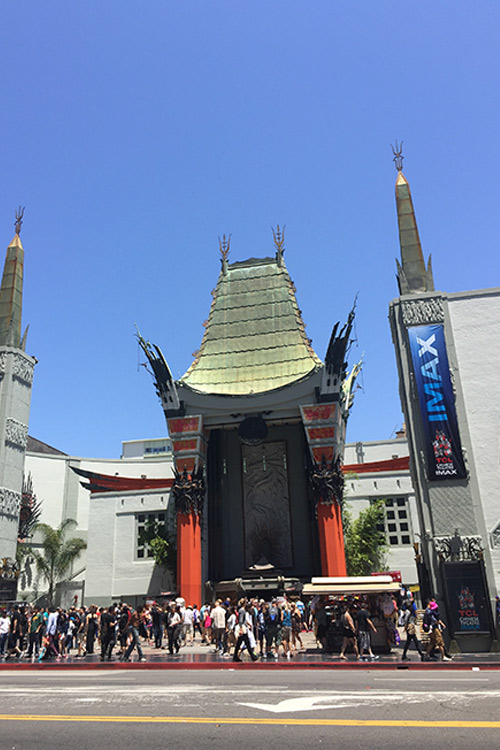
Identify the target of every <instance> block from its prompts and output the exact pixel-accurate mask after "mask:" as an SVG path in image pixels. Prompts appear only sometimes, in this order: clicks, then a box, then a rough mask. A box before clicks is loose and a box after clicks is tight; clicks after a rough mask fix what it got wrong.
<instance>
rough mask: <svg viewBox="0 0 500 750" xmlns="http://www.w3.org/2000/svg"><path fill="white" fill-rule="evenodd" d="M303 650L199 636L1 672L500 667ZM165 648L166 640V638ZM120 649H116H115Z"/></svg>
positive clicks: (474, 657) (469, 660)
mask: <svg viewBox="0 0 500 750" xmlns="http://www.w3.org/2000/svg"><path fill="white" fill-rule="evenodd" d="M302 640H303V643H304V649H303V650H300V651H299V652H298V653H296V654H295V655H294V656H293V657H292V658H290V659H287V658H286V657H285V656H284V655H283V652H282V651H280V655H279V658H278V659H274V658H273V659H259V660H258V661H256V662H252V661H251V660H250V659H249V657H248V655H247V654H245V652H244V651H243V652H242V653H241V654H240V656H241V658H242V662H241V663H237V662H234V661H233V659H232V656H230V657H227V656H226V657H224V656H221V655H219V654H217V653H216V652H215V647H214V646H213V645H205V644H202V643H201V642H200V639H199V638H198V639H197V640H196V641H195V643H194V644H193V645H192V646H183V647H182V648H181V650H180V652H179V653H178V654H175V655H173V656H171V655H170V654H169V653H168V650H166V648H165V647H164V648H162V649H155V648H154V646H148V645H147V643H145V642H142V641H141V646H142V650H143V652H144V656H145V658H146V661H145V662H140V661H138V657H137V652H136V651H134V652H133V653H132V656H131V659H132V661H131V662H122V661H120V658H119V657H118V656H115V655H114V656H113V660H112V661H105V662H102V661H101V658H100V649H99V647H98V643H97V642H96V652H95V653H94V654H92V655H89V656H85V657H83V658H80V659H79V658H77V657H76V656H75V654H76V650H73V651H72V655H70V656H68V657H67V658H64V659H61V660H60V661H55V660H54V659H50V660H48V661H42V662H38V660H33V659H27V658H25V657H21V658H20V659H17V658H16V657H10V658H9V659H7V660H5V659H4V658H3V657H0V671H3V670H12V669H15V670H18V669H19V670H27V669H65V670H67V669H75V670H78V671H79V670H84V669H357V670H359V669H362V670H363V669H419V670H420V669H424V670H428V669H431V670H435V669H438V670H456V669H462V670H464V669H473V670H477V669H500V653H475V654H456V655H453V660H452V661H446V662H442V661H424V662H422V661H421V660H420V657H419V655H418V653H417V652H416V651H414V650H413V649H412V650H410V651H408V656H409V661H402V659H401V656H402V653H403V648H402V646H401V647H397V648H396V649H394V650H393V652H391V653H390V654H379V655H377V656H376V659H374V660H372V659H366V660H363V661H356V658H355V655H354V654H353V653H348V654H347V657H348V659H347V661H344V660H342V659H340V657H339V655H338V654H330V653H326V652H324V651H323V650H322V649H321V648H320V647H319V646H318V645H317V643H316V640H315V637H314V634H313V633H310V632H308V633H302ZM164 643H165V644H166V639H165V640H164ZM115 650H116V649H115Z"/></svg>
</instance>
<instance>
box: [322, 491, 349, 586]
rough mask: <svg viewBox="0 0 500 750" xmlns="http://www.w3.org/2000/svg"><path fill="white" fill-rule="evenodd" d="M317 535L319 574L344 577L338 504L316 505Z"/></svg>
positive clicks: (342, 539) (342, 545)
mask: <svg viewBox="0 0 500 750" xmlns="http://www.w3.org/2000/svg"><path fill="white" fill-rule="evenodd" d="M318 534H319V548H320V554H321V574H322V575H323V576H325V577H329V576H345V575H346V567H345V554H344V536H343V533H342V519H341V516H340V507H339V505H338V503H335V502H334V503H333V504H331V505H329V504H327V503H322V502H320V503H318Z"/></svg>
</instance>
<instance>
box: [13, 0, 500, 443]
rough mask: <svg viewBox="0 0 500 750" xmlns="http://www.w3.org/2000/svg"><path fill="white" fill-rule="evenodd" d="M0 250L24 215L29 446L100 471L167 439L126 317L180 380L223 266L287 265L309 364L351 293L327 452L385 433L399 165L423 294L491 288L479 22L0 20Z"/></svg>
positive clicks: (279, 10)
mask: <svg viewBox="0 0 500 750" xmlns="http://www.w3.org/2000/svg"><path fill="white" fill-rule="evenodd" d="M0 17H1V23H0V35H1V39H0V46H1V49H2V60H1V64H0V65H1V75H0V94H1V98H0V101H1V107H2V114H1V120H0V123H1V125H0V128H1V130H0V132H1V138H0V149H1V162H0V166H1V175H2V177H1V180H0V238H1V237H3V243H4V246H5V247H6V246H7V244H8V243H9V241H10V239H11V236H12V235H13V221H14V210H15V208H16V207H17V206H18V205H19V204H22V205H26V215H25V223H24V226H23V230H22V235H21V237H22V241H23V244H24V248H25V288H24V295H25V296H24V324H26V323H30V333H29V338H28V346H27V351H28V353H30V354H34V355H35V356H36V357H37V358H38V360H39V363H38V365H37V366H36V370H35V381H34V387H33V397H32V409H31V419H30V434H32V435H33V436H34V437H37V438H39V439H41V440H44V441H45V442H48V443H50V444H52V445H54V446H56V447H58V448H60V449H61V450H63V451H66V452H67V453H70V454H72V455H81V456H99V457H101V456H102V457H112V456H118V455H119V453H120V449H121V441H122V440H128V439H133V438H140V437H158V436H161V435H163V434H165V431H166V427H165V422H164V417H163V413H162V410H161V407H160V405H159V403H158V401H157V398H156V395H155V393H154V389H153V385H152V382H151V379H150V377H149V375H148V374H147V373H146V371H145V370H144V368H142V367H138V349H137V344H136V342H135V339H134V321H136V322H137V324H138V325H139V327H140V329H141V332H142V333H143V335H144V336H145V337H146V338H148V339H150V340H151V341H153V342H155V343H157V344H159V345H160V346H161V348H162V349H163V351H164V353H165V355H166V357H167V359H168V361H169V363H170V366H171V369H172V372H173V373H174V376H176V377H178V376H180V375H182V374H183V373H184V371H185V370H186V369H187V367H188V366H189V364H190V363H191V359H192V357H191V354H192V352H193V351H194V350H195V349H197V348H198V346H199V344H200V341H201V337H202V333H203V327H202V323H203V321H204V320H205V319H206V318H207V316H208V311H209V306H210V301H211V297H210V291H211V289H212V288H213V287H214V286H215V284H216V281H217V276H218V273H219V268H220V263H219V253H218V241H217V236H218V235H219V234H222V233H224V232H225V233H232V244H231V259H232V260H242V259H244V258H246V257H250V256H259V255H261V256H262V255H267V254H269V253H272V252H273V245H272V234H271V226H272V225H274V226H275V225H276V224H277V223H279V224H286V254H285V260H286V263H287V266H288V269H289V271H290V274H291V276H292V278H293V279H294V281H295V284H296V286H297V291H298V300H299V305H300V307H301V309H302V311H303V317H304V320H305V322H306V324H307V331H308V333H309V336H310V337H311V338H312V339H313V346H314V347H315V349H316V351H317V353H318V354H319V355H320V356H321V357H322V356H323V355H324V353H325V349H326V345H327V343H328V338H329V335H330V332H331V327H332V325H333V324H334V323H335V321H336V320H338V319H340V320H342V321H343V320H345V318H346V316H347V313H348V311H349V308H350V306H351V304H352V301H353V298H354V296H355V295H356V293H358V292H359V298H358V314H357V322H356V334H357V343H356V344H355V345H354V346H353V349H352V352H351V362H353V361H355V360H356V359H357V358H359V356H360V355H361V353H362V352H364V353H365V366H364V372H363V376H362V378H361V384H362V386H363V390H362V391H358V393H357V394H356V399H355V405H354V408H353V411H352V415H351V419H350V424H349V429H348V439H350V440H376V439H382V438H387V437H389V436H390V435H391V434H392V432H393V430H394V428H395V427H396V426H397V425H400V424H401V421H402V416H401V408H400V403H399V396H398V388H397V378H396V368H395V359H394V352H393V349H392V343H391V338H390V332H389V327H388V322H387V310H388V303H389V301H390V300H391V299H392V298H393V297H395V296H396V294H397V285H396V280H395V263H394V258H395V256H396V255H397V254H398V250H399V248H398V235H397V223H396V214H395V202H394V182H395V178H396V170H395V168H394V165H393V162H392V153H391V150H390V147H389V144H390V143H391V142H393V141H394V139H395V138H398V139H403V140H404V144H405V145H404V148H405V154H406V159H405V163H404V172H405V175H406V177H407V178H408V180H409V181H410V185H411V188H412V193H413V199H414V203H415V207H416V214H417V220H418V224H419V229H420V235H421V239H422V244H423V248H424V253H425V255H426V257H427V255H428V254H429V253H432V258H433V266H434V277H435V281H436V287H437V288H440V289H443V290H445V291H450V292H453V291H460V290H464V289H473V288H483V287H490V286H497V285H498V284H499V271H500V260H499V246H500V237H499V220H498V216H499V211H498V203H499V198H500V185H499V180H498V164H499V142H500V138H499V132H500V122H499V119H500V103H499V97H498V92H499V80H498V79H499V70H500V65H499V62H500V60H499V57H500V53H499V45H498V30H499V22H500V4H499V3H498V0H494V1H492V2H487V1H485V0H482V2H480V3H477V2H460V3H457V2H451V1H449V2H435V0H433V2H427V1H425V0H423V1H422V0H420V1H419V2H411V3H410V2H408V3H403V2H401V1H400V0H399V1H398V2H392V1H386V2H384V0H379V1H378V2H374V1H373V0H369V1H363V0H356V2H354V3H353V2H347V0H346V1H345V2H338V1H336V0H304V1H299V0H252V1H251V2H248V1H247V2H244V1H243V0H182V2H181V1H180V0H174V1H172V0H149V2H139V1H137V2H130V1H129V0H104V2H103V1H102V0H99V2H97V1H96V0H86V2H68V0H63V1H56V0H48V1H47V2H43V3H42V2H38V1H37V2H34V1H32V0H24V1H23V2H16V3H3V4H2V10H1V15H0Z"/></svg>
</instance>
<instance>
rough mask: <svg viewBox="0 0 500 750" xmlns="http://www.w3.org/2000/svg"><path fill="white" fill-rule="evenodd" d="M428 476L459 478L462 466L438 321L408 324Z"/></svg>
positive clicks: (452, 397)
mask: <svg viewBox="0 0 500 750" xmlns="http://www.w3.org/2000/svg"><path fill="white" fill-rule="evenodd" d="M408 337H409V340H410V351H411V357H412V361H413V369H414V372H415V380H416V384H417V391H418V398H419V402H420V412H421V414H422V425H423V429H424V436H425V444H426V454H427V466H428V474H429V479H431V480H443V479H463V478H465V477H466V476H467V472H466V470H465V465H464V460H463V455H462V447H461V444H460V434H459V432H458V422H457V414H456V410H455V399H454V395H453V388H452V385H451V378H450V367H449V364H448V355H447V353H446V342H445V338H444V329H443V326H442V325H426V326H412V327H410V328H408Z"/></svg>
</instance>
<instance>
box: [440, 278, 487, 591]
mask: <svg viewBox="0 0 500 750" xmlns="http://www.w3.org/2000/svg"><path fill="white" fill-rule="evenodd" d="M448 304H449V314H450V320H451V324H452V330H453V339H454V344H455V350H456V353H457V358H458V363H459V371H460V383H461V386H462V391H463V395H464V402H465V410H466V418H467V423H468V427H469V434H470V440H471V444H472V459H473V468H474V470H475V474H476V476H477V482H478V485H479V495H480V503H481V511H482V515H483V517H484V524H485V527H486V528H485V531H486V538H485V543H486V544H489V545H490V546H491V557H492V564H493V572H494V576H495V585H496V589H497V591H500V289H498V288H497V289H484V290H479V291H472V292H463V293H459V294H451V295H449V298H448ZM495 530H496V531H497V539H496V540H495V538H494V537H493V532H494V531H495Z"/></svg>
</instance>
